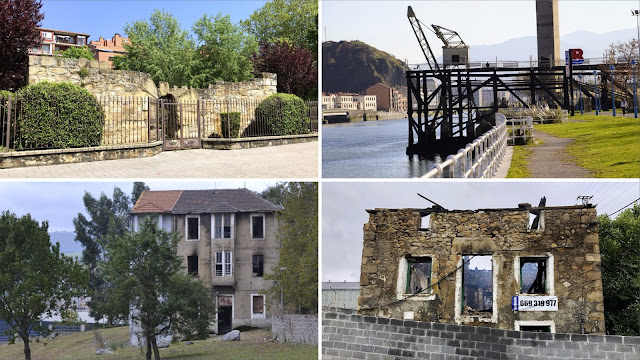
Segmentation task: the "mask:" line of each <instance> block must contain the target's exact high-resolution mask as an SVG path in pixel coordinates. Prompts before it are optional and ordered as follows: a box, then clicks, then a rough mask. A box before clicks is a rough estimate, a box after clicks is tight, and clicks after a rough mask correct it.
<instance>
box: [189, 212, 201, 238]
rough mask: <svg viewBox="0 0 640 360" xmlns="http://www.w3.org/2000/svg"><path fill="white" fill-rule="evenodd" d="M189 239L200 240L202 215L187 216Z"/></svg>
mask: <svg viewBox="0 0 640 360" xmlns="http://www.w3.org/2000/svg"><path fill="white" fill-rule="evenodd" d="M186 228H187V241H198V240H200V216H198V215H193V216H187V226H186Z"/></svg>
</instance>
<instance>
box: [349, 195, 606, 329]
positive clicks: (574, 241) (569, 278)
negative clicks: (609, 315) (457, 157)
mask: <svg viewBox="0 0 640 360" xmlns="http://www.w3.org/2000/svg"><path fill="white" fill-rule="evenodd" d="M523 205H524V207H523V208H517V209H497V210H496V209H488V210H478V211H447V210H444V209H441V208H440V209H437V208H431V209H375V210H368V212H369V213H370V215H369V222H368V223H367V224H365V225H364V248H363V253H362V270H361V277H360V285H361V288H360V289H361V290H360V298H359V301H358V306H359V311H360V313H362V314H366V315H376V316H382V317H388V318H397V319H405V318H406V319H412V318H413V319H414V320H420V321H438V322H446V323H457V324H471V325H485V326H488V327H496V328H501V329H512V330H514V329H516V327H517V326H519V325H534V324H533V322H538V323H540V322H546V323H547V324H549V325H551V323H552V328H553V327H555V331H556V332H566V333H580V332H581V322H583V325H584V329H585V331H586V332H587V333H604V332H605V325H604V305H603V296H602V280H601V270H600V266H601V264H600V252H599V245H598V223H597V214H596V211H595V209H594V208H593V207H587V206H574V207H540V208H531V207H530V206H526V205H528V204H523ZM535 212H541V213H542V221H541V224H542V225H541V228H540V229H529V215H530V213H535ZM423 216H429V217H430V225H429V227H428V228H424V229H422V228H421V221H422V217H423ZM473 254H478V255H491V256H492V262H491V266H492V276H493V281H492V284H493V292H492V293H493V295H492V296H493V298H492V299H493V311H492V312H490V313H480V314H478V313H475V314H474V313H469V312H467V311H466V310H465V309H463V308H462V306H461V302H462V301H461V300H462V296H463V295H461V294H462V291H463V289H466V288H465V287H464V285H463V281H462V272H463V271H464V270H463V269H464V265H463V256H464V255H473ZM409 256H414V257H415V256H421V257H430V258H432V265H431V284H436V285H434V286H432V287H431V288H430V290H428V291H425V292H422V293H420V294H419V295H414V296H409V295H411V294H405V293H404V292H405V291H404V290H403V289H404V285H403V281H404V280H403V279H406V278H407V274H406V272H407V270H406V264H407V262H406V261H407V260H405V259H406V258H407V257H409ZM535 256H542V257H545V258H546V259H547V263H548V265H547V266H548V269H547V273H548V274H547V281H546V285H545V286H546V288H547V291H546V292H547V294H546V295H550V296H557V298H558V310H557V311H526V312H524V311H519V312H518V311H512V309H511V300H512V296H515V295H522V294H520V284H519V282H520V266H519V264H520V259H521V258H522V257H535ZM403 260H404V265H403ZM403 266H404V267H403ZM403 269H404V273H402V271H403ZM464 294H465V295H466V294H467V293H466V292H465V293H464ZM524 322H529V323H524ZM516 324H519V325H516ZM540 324H541V325H542V323H540Z"/></svg>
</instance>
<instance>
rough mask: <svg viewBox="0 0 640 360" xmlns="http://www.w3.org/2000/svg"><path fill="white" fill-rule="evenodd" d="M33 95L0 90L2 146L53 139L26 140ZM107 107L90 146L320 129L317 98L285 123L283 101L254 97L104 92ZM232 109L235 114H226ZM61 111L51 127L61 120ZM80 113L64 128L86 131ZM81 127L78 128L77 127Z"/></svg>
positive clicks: (30, 146) (25, 146) (27, 146)
mask: <svg viewBox="0 0 640 360" xmlns="http://www.w3.org/2000/svg"><path fill="white" fill-rule="evenodd" d="M30 101H34V100H31V99H26V98H21V97H19V96H18V97H16V96H15V95H11V96H0V151H21V150H42V149H52V148H57V147H52V146H50V145H46V144H42V143H38V142H34V141H27V140H25V139H29V138H31V136H29V135H32V134H33V132H34V130H32V129H29V128H28V127H27V125H25V124H23V122H21V121H20V120H21V118H22V117H23V116H24V111H23V109H24V108H25V104H26V103H27V102H30ZM97 101H98V103H99V104H100V105H101V107H102V110H103V111H104V115H105V116H104V126H103V130H102V135H101V139H100V141H99V143H95V144H91V146H101V145H104V146H110V145H127V144H146V143H152V142H155V141H160V140H163V139H165V138H167V139H172V138H202V139H205V138H239V137H257V136H277V135H290V134H304V133H316V132H317V131H318V102H317V101H306V102H305V106H304V109H303V110H301V111H300V113H299V114H296V120H295V121H294V122H295V124H289V123H285V121H283V119H287V116H286V115H285V114H283V112H282V110H283V109H282V104H280V105H276V106H275V107H272V108H271V109H270V111H267V112H256V108H257V107H258V105H259V104H260V101H258V100H256V99H233V98H226V99H214V100H203V99H198V100H193V101H175V100H174V101H172V100H169V99H154V98H149V97H100V98H97ZM62 106H64V105H63V104H57V103H56V102H55V100H52V101H51V103H50V104H49V109H51V111H54V112H58V111H60V107H62ZM229 113H231V115H227V114H229ZM56 118H57V114H56V115H55V116H53V117H51V119H52V120H51V121H50V122H51V123H50V124H47V126H48V127H51V128H53V127H55V126H59V124H57V123H56V122H55V119H56ZM93 120H94V119H90V118H89V117H82V120H79V121H78V123H76V124H70V125H69V126H68V129H66V131H69V132H74V133H75V135H76V136H83V134H82V129H86V128H87V127H86V126H85V125H86V124H87V123H88V122H89V121H93ZM79 132H80V133H79Z"/></svg>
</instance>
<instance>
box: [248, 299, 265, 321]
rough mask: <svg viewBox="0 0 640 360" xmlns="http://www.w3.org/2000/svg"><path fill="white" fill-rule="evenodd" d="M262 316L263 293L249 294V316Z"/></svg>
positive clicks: (263, 312) (263, 314)
mask: <svg viewBox="0 0 640 360" xmlns="http://www.w3.org/2000/svg"><path fill="white" fill-rule="evenodd" d="M264 317H265V311H264V295H259V294H251V318H264Z"/></svg>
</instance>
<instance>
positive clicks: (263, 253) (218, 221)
mask: <svg viewBox="0 0 640 360" xmlns="http://www.w3.org/2000/svg"><path fill="white" fill-rule="evenodd" d="M279 209H280V207H279V206H276V205H274V204H272V203H270V202H268V201H267V200H265V199H263V198H262V197H260V196H259V195H258V194H256V193H254V192H252V191H250V190H247V189H233V190H172V191H144V192H143V193H142V195H141V196H140V198H139V199H138V201H137V202H136V205H135V206H134V207H133V210H132V211H131V216H132V221H133V229H134V230H136V231H137V230H138V227H139V224H142V221H144V219H145V218H146V217H149V216H150V217H152V219H153V221H155V222H156V224H158V227H160V228H162V229H164V230H166V231H169V232H177V233H178V234H179V236H180V242H179V243H178V249H177V252H178V255H179V256H182V257H183V259H184V260H183V262H184V268H185V271H187V272H188V273H190V274H192V275H193V276H196V277H199V278H201V279H202V280H203V281H205V283H207V284H211V291H212V296H213V298H214V299H215V302H216V304H217V310H218V313H217V319H218V321H217V322H216V330H217V333H218V334H224V333H227V332H229V331H231V330H232V329H234V328H236V327H238V326H242V325H250V326H267V325H269V324H270V321H269V319H270V314H269V313H268V309H269V307H268V306H267V305H268V304H269V303H270V302H269V301H270V299H268V298H265V295H263V294H262V291H263V290H266V289H268V288H269V287H271V285H272V284H273V281H271V280H265V279H264V275H266V274H267V273H269V272H270V269H271V268H272V267H273V266H276V265H277V263H278V259H279V251H280V245H279V242H278V240H277V239H276V234H277V231H278V223H277V219H276V211H278V210H279ZM274 305H276V308H277V302H276V303H275V304H274Z"/></svg>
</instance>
